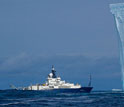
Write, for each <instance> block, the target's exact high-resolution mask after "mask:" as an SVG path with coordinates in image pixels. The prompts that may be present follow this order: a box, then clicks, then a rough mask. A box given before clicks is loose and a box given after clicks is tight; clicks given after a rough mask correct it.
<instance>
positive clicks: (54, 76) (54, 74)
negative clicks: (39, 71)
mask: <svg viewBox="0 0 124 107" xmlns="http://www.w3.org/2000/svg"><path fill="white" fill-rule="evenodd" d="M51 71H52V74H53V76H52V78H56V73H55V72H56V71H55V68H54V66H53V65H52V70H51Z"/></svg>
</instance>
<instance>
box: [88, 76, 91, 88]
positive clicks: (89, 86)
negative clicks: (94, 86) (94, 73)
mask: <svg viewBox="0 0 124 107" xmlns="http://www.w3.org/2000/svg"><path fill="white" fill-rule="evenodd" d="M88 86H89V87H90V86H91V74H90V81H89V84H88Z"/></svg>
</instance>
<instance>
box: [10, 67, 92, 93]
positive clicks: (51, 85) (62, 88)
mask: <svg viewBox="0 0 124 107" xmlns="http://www.w3.org/2000/svg"><path fill="white" fill-rule="evenodd" d="M11 87H12V86H11ZM13 88H14V87H13ZM14 89H16V90H37V91H38V90H40V91H55V92H86V93H89V92H91V90H92V89H93V87H92V86H91V77H90V81H89V85H88V86H87V87H82V86H81V85H79V84H74V83H68V82H65V81H64V80H61V77H59V76H57V75H56V71H55V68H54V67H53V66H52V70H51V73H49V75H48V77H47V81H46V82H45V83H44V84H35V85H30V86H28V87H23V88H14Z"/></svg>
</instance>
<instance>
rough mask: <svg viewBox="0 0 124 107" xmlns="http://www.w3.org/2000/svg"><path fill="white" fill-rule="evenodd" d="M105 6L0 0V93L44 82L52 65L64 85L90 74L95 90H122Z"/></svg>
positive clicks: (68, 0)
mask: <svg viewBox="0 0 124 107" xmlns="http://www.w3.org/2000/svg"><path fill="white" fill-rule="evenodd" d="M113 1H114V0H113ZM113 1H112V2H113ZM110 2H111V0H61V1H60V0H44V1H43V0H11V1H10V0H0V73H1V75H0V89H3V88H8V86H9V84H15V85H17V86H22V85H30V83H36V82H39V83H40V82H41V81H45V78H46V76H47V74H48V73H49V70H50V69H51V68H50V67H51V65H52V64H55V66H56V68H57V71H58V74H61V75H62V77H63V79H66V80H68V81H71V82H79V83H81V84H85V85H87V83H88V76H89V74H90V73H91V74H93V85H94V87H95V89H111V88H121V87H122V86H121V72H120V65H119V52H118V41H117V32H116V28H115V23H114V18H113V16H112V14H111V13H110V9H109V3H110ZM72 72H73V73H74V75H72V74H73V73H72ZM67 74H68V76H69V77H68V76H67ZM1 81H2V82H1ZM105 81H106V82H105Z"/></svg>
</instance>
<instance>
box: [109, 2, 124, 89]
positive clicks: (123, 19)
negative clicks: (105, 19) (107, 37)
mask: <svg viewBox="0 0 124 107" xmlns="http://www.w3.org/2000/svg"><path fill="white" fill-rule="evenodd" d="M110 9H111V12H112V14H113V15H114V19H115V22H116V28H117V31H118V41H119V47H120V63H121V71H122V82H123V90H124V3H116V4H110Z"/></svg>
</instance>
